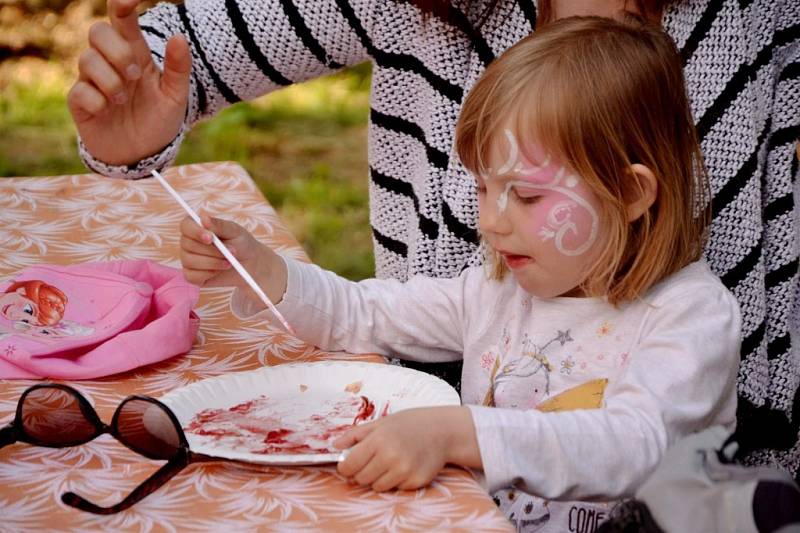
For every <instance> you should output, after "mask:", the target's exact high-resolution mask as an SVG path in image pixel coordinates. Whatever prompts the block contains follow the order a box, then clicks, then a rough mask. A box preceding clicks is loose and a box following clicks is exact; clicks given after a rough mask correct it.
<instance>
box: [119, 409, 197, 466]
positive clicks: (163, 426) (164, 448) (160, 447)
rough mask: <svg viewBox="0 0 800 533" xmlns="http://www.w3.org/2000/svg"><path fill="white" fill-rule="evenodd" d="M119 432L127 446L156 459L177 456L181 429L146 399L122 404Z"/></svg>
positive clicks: (164, 412)
mask: <svg viewBox="0 0 800 533" xmlns="http://www.w3.org/2000/svg"><path fill="white" fill-rule="evenodd" d="M117 431H119V436H120V440H122V441H123V442H124V443H125V444H126V445H128V446H130V447H131V448H133V449H134V450H136V451H137V452H139V453H141V454H143V455H146V456H149V457H153V458H157V459H170V458H172V457H174V456H175V453H176V452H177V451H178V448H180V445H181V438H180V433H179V430H178V428H177V427H176V426H175V424H174V423H173V421H172V419H171V418H170V417H169V415H168V414H167V412H166V411H165V410H164V409H163V408H162V407H161V406H160V405H158V404H155V403H152V402H148V401H146V400H140V399H136V398H135V399H133V400H129V401H127V402H126V403H125V405H123V406H122V408H121V409H120V412H119V418H118V419H117Z"/></svg>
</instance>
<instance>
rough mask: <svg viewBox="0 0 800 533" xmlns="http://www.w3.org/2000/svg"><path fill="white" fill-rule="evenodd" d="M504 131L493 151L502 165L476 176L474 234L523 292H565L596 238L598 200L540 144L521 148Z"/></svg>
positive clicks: (577, 278)
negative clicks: (477, 229)
mask: <svg viewBox="0 0 800 533" xmlns="http://www.w3.org/2000/svg"><path fill="white" fill-rule="evenodd" d="M504 133H505V139H504V141H505V142H500V143H498V149H497V150H496V152H495V153H494V154H493V158H494V159H495V160H500V161H502V163H501V164H500V165H499V166H498V167H496V168H497V170H496V171H495V170H493V169H492V168H489V169H488V175H487V176H481V177H480V178H479V182H480V184H481V185H485V187H481V188H480V189H479V193H480V194H479V202H478V204H479V210H480V227H481V231H482V233H483V234H484V236H485V237H486V240H487V242H488V243H489V244H491V245H492V247H493V248H494V249H495V250H497V251H498V252H499V253H500V255H501V256H502V257H503V259H504V261H505V262H506V264H507V266H508V267H509V268H510V269H511V270H512V272H514V274H515V276H516V277H517V279H518V281H519V282H520V284H521V285H523V287H524V288H526V290H529V292H532V293H533V294H535V295H538V296H554V295H558V294H564V293H568V292H569V291H571V290H572V289H573V288H575V287H576V286H577V285H579V283H580V282H581V281H582V279H583V275H584V272H585V268H586V266H587V265H588V263H589V261H590V259H591V257H592V253H591V252H592V251H593V250H594V249H595V248H596V246H595V245H596V244H597V241H598V239H599V237H600V221H599V216H598V212H599V209H598V208H599V202H598V200H597V198H596V196H595V195H594V193H593V192H592V190H591V189H590V188H589V187H588V186H587V185H586V184H585V182H584V181H583V180H582V179H581V178H580V177H579V176H577V175H575V174H574V173H572V172H571V171H570V170H569V169H568V168H567V167H566V166H565V165H564V164H563V163H561V162H560V161H558V160H556V158H555V157H553V156H552V155H550V154H548V153H547V152H545V151H544V150H543V149H542V148H541V147H540V146H537V145H532V146H526V147H525V148H526V149H525V150H521V149H520V147H519V145H518V143H517V140H516V138H515V137H514V134H513V133H512V132H511V131H509V130H505V132H504ZM490 162H492V161H491V160H490Z"/></svg>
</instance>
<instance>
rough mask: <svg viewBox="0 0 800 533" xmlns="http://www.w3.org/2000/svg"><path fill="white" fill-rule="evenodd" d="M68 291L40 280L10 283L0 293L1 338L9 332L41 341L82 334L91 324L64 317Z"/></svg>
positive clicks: (91, 330) (89, 332) (91, 329)
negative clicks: (64, 291) (6, 322)
mask: <svg viewBox="0 0 800 533" xmlns="http://www.w3.org/2000/svg"><path fill="white" fill-rule="evenodd" d="M66 306H67V295H66V294H64V293H63V292H62V291H61V290H60V289H58V288H57V287H55V286H53V285H50V284H48V283H45V282H44V281H41V280H27V281H18V282H14V283H12V284H11V285H10V286H9V287H8V288H7V289H6V290H5V292H4V293H2V294H0V317H2V318H5V319H6V320H8V321H9V322H11V324H10V325H8V324H3V323H2V322H0V339H3V338H5V337H8V336H11V335H23V336H26V337H32V338H35V339H37V340H40V341H42V342H47V340H48V339H56V338H62V337H82V336H86V335H90V334H92V333H93V332H94V328H92V327H88V326H83V325H81V324H77V323H75V322H73V321H71V320H64V312H65V310H66Z"/></svg>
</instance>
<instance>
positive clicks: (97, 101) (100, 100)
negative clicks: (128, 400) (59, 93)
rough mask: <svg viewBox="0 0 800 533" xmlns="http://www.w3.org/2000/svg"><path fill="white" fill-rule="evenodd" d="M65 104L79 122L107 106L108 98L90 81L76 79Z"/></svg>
mask: <svg viewBox="0 0 800 533" xmlns="http://www.w3.org/2000/svg"><path fill="white" fill-rule="evenodd" d="M67 106H68V107H69V109H70V111H71V112H72V115H73V116H74V117H75V120H77V121H78V122H81V121H84V120H88V119H89V118H91V117H93V116H95V115H97V114H99V113H101V112H102V111H103V110H104V109H105V108H106V107H107V106H108V100H106V97H105V96H103V93H102V92H100V90H99V89H98V88H97V87H95V86H94V85H92V84H91V83H88V82H85V81H78V82H76V83H75V85H73V86H72V88H71V89H70V90H69V94H68V95H67Z"/></svg>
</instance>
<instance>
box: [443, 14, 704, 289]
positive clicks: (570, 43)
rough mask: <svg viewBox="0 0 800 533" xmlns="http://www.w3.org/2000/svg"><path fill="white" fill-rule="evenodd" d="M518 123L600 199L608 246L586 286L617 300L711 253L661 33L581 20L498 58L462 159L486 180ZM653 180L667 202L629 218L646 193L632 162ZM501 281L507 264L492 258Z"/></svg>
mask: <svg viewBox="0 0 800 533" xmlns="http://www.w3.org/2000/svg"><path fill="white" fill-rule="evenodd" d="M505 128H509V129H511V130H512V132H513V133H514V134H515V136H516V138H517V139H518V140H519V144H520V150H521V152H522V153H523V155H527V156H528V157H529V158H530V157H531V154H528V153H525V148H526V147H530V146H532V145H534V144H536V143H538V144H539V145H540V146H542V147H543V148H544V149H545V150H547V151H548V152H549V153H550V154H551V155H552V156H554V157H556V158H557V159H559V160H560V161H561V162H562V163H563V164H564V165H565V166H567V167H568V168H569V169H570V170H571V171H572V172H574V173H576V174H577V175H579V176H581V178H582V179H583V180H584V181H585V183H586V184H587V185H588V186H589V187H590V188H591V190H592V191H593V192H594V194H595V195H597V197H598V199H599V200H600V204H601V206H602V207H601V212H600V213H599V215H600V221H601V225H602V227H603V228H604V230H605V235H606V241H605V242H606V246H605V249H604V250H602V251H601V253H600V254H599V257H598V258H597V260H596V261H594V263H593V264H592V265H591V267H590V268H589V270H588V272H587V276H586V278H585V280H584V282H583V283H582V284H581V286H582V288H583V289H584V291H586V293H587V294H590V295H600V294H603V295H606V296H607V298H608V301H609V302H610V303H612V304H614V305H616V304H617V303H619V302H622V301H627V300H632V299H635V298H637V297H639V296H640V295H642V294H643V293H644V292H645V291H647V289H649V288H650V287H651V286H652V285H653V284H655V283H657V282H658V281H660V280H662V279H664V278H665V277H667V276H669V275H670V274H672V273H674V272H676V271H678V270H680V269H681V268H683V267H684V266H686V265H687V264H689V263H691V262H692V261H696V260H697V259H699V258H700V256H701V255H702V250H703V246H704V244H705V235H706V228H707V226H708V223H709V218H710V204H709V191H708V181H707V177H706V174H705V170H704V168H703V163H702V157H701V154H700V146H699V143H698V140H697V134H696V132H695V129H694V125H693V120H692V115H691V110H690V108H689V103H688V98H687V96H686V88H685V84H684V79H683V71H682V67H681V61H680V58H679V56H678V53H677V50H676V49H675V46H674V44H673V43H672V41H671V39H670V38H669V37H668V36H667V35H666V34H665V33H664V32H663V31H662V30H661V29H660V28H657V27H655V26H651V25H648V24H646V23H642V22H639V21H635V20H630V21H626V22H619V21H614V20H611V19H606V18H600V17H575V18H568V19H563V20H559V21H556V22H553V23H551V24H548V25H546V26H545V27H544V28H542V29H541V30H538V31H536V33H534V34H533V35H531V36H529V37H527V38H525V39H523V40H522V41H520V42H519V43H517V44H516V45H514V46H512V47H511V48H510V49H508V50H507V51H506V52H505V53H504V54H503V55H502V56H500V57H499V58H498V59H497V60H496V61H494V62H493V63H492V64H491V65H489V67H488V68H487V69H486V71H485V72H484V73H483V75H482V76H481V78H480V79H479V80H478V82H477V83H476V85H475V87H474V88H473V89H472V90H471V91H470V93H469V95H468V96H467V98H466V100H465V101H464V105H463V107H462V110H461V115H460V117H459V121H458V125H457V127H456V150H457V152H458V155H459V157H460V158H461V162H462V164H463V165H464V166H465V167H466V168H467V169H468V170H470V171H471V172H473V173H475V174H478V175H485V174H488V168H487V162H488V158H489V154H490V153H491V150H492V149H493V143H496V142H503V139H504V135H503V130H504V129H505ZM635 163H640V164H642V165H645V166H646V167H648V168H649V169H650V170H651V171H652V172H653V174H654V175H655V178H656V181H657V184H658V191H657V198H656V200H655V202H654V203H653V205H652V206H651V207H650V209H649V210H648V211H647V212H646V213H645V214H644V215H643V216H641V217H639V218H638V219H637V220H635V221H634V222H628V220H627V210H626V202H627V201H629V200H631V199H632V198H636V197H638V192H639V190H638V187H639V180H638V179H635V176H634V175H633V174H632V173H631V170H630V167H631V165H633V164H635ZM493 255H494V256H495V257H493V268H494V272H493V277H494V278H495V279H501V278H502V277H503V276H504V275H505V273H506V269H505V265H504V264H503V262H502V261H501V260H499V258H498V257H496V254H493Z"/></svg>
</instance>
